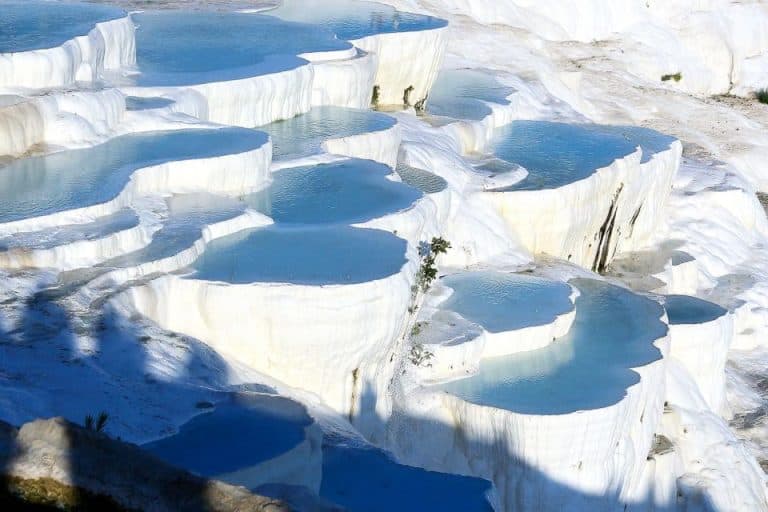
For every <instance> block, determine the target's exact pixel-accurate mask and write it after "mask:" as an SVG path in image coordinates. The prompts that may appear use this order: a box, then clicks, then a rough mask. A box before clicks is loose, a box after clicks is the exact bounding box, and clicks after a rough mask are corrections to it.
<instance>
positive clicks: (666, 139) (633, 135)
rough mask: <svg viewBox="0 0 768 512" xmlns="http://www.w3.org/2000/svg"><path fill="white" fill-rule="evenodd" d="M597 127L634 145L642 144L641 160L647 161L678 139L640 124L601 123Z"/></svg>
mask: <svg viewBox="0 0 768 512" xmlns="http://www.w3.org/2000/svg"><path fill="white" fill-rule="evenodd" d="M595 129H597V130H599V131H601V132H603V133H607V134H610V135H618V136H620V137H623V138H624V139H625V140H627V141H628V142H629V143H630V144H632V145H634V146H640V149H642V150H643V156H642V158H641V160H640V161H641V162H643V163H645V162H648V161H650V160H651V158H653V155H655V154H656V153H660V152H662V151H666V150H668V149H669V148H670V146H672V143H674V142H675V141H676V140H677V139H675V138H674V137H670V136H669V135H665V134H663V133H660V132H657V131H656V130H651V129H650V128H642V127H640V126H608V125H599V126H596V127H595Z"/></svg>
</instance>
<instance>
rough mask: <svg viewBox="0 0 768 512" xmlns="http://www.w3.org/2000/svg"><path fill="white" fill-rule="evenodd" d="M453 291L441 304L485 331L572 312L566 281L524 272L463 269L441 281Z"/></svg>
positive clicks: (543, 322)
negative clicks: (552, 279)
mask: <svg viewBox="0 0 768 512" xmlns="http://www.w3.org/2000/svg"><path fill="white" fill-rule="evenodd" d="M442 283H443V284H444V285H445V286H448V287H449V288H451V289H453V294H452V295H451V296H450V297H449V298H448V299H447V300H446V301H445V302H443V303H442V304H441V305H440V307H441V308H443V309H448V310H451V311H454V312H456V313H458V314H459V315H461V316H463V317H464V318H466V319H467V320H470V321H472V322H475V323H477V324H479V325H480V326H481V327H483V329H485V330H486V331H488V332H505V331H514V330H518V329H523V328H526V327H533V326H536V325H546V324H550V323H552V322H554V321H555V320H556V319H557V317H559V316H561V315H564V314H566V313H568V312H570V311H573V303H572V302H571V299H570V296H571V293H572V292H573V290H572V289H571V287H570V286H568V285H567V284H566V283H562V282H558V281H550V280H549V279H543V278H540V277H535V276H531V275H526V274H507V273H502V272H491V271H487V272H465V273H461V274H455V275H452V276H448V277H446V278H444V279H443V280H442Z"/></svg>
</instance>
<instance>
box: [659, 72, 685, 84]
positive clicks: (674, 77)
mask: <svg viewBox="0 0 768 512" xmlns="http://www.w3.org/2000/svg"><path fill="white" fill-rule="evenodd" d="M682 79H683V74H682V73H680V72H679V71H678V72H677V73H675V74H673V75H661V81H662V82H669V81H670V80H674V81H675V82H679V81H680V80H682Z"/></svg>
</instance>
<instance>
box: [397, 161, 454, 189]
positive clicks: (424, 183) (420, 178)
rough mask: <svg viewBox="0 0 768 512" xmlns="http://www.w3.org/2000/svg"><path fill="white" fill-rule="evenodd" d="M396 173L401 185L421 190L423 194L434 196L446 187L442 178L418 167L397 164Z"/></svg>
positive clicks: (446, 183)
mask: <svg viewBox="0 0 768 512" xmlns="http://www.w3.org/2000/svg"><path fill="white" fill-rule="evenodd" d="M396 172H397V174H398V175H399V176H400V179H401V180H403V183H405V184H406V185H409V186H411V187H413V188H416V189H419V190H421V191H422V192H423V193H424V194H436V193H438V192H442V191H443V190H445V189H446V188H447V187H448V182H447V181H445V180H444V179H443V178H441V177H440V176H438V175H437V174H433V173H431V172H429V171H425V170H424V169H419V168H418V167H411V166H410V165H405V164H397V169H396Z"/></svg>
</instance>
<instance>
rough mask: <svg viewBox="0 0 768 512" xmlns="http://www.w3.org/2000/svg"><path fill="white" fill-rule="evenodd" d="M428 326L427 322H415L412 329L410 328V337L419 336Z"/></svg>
mask: <svg viewBox="0 0 768 512" xmlns="http://www.w3.org/2000/svg"><path fill="white" fill-rule="evenodd" d="M428 324H429V322H416V323H415V324H413V327H411V337H415V336H418V335H419V334H421V330H422V329H423V328H424V327H426V326H427V325H428Z"/></svg>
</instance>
